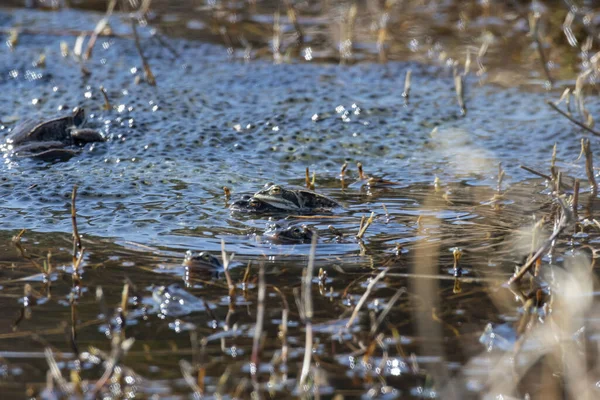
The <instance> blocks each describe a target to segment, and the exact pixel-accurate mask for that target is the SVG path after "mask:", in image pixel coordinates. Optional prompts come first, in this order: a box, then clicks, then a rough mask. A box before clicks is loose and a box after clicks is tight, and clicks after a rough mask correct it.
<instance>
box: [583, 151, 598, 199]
mask: <svg viewBox="0 0 600 400" xmlns="http://www.w3.org/2000/svg"><path fill="white" fill-rule="evenodd" d="M581 150H582V151H583V154H584V155H585V172H586V174H587V177H588V182H589V183H590V190H591V192H592V197H595V196H596V195H597V194H598V185H597V184H596V178H595V177H594V161H593V156H592V148H591V145H590V139H581Z"/></svg>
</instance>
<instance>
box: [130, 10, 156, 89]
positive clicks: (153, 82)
mask: <svg viewBox="0 0 600 400" xmlns="http://www.w3.org/2000/svg"><path fill="white" fill-rule="evenodd" d="M131 29H132V31H133V37H134V39H135V48H136V49H137V51H138V53H139V55H140V58H141V59H142V66H143V68H144V77H145V78H146V82H148V84H149V85H151V86H156V78H155V77H154V74H153V73H152V70H151V69H150V64H148V60H147V59H146V56H144V52H143V50H142V45H141V44H140V37H139V35H138V32H137V24H136V21H135V19H132V20H131Z"/></svg>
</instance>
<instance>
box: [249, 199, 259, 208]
mask: <svg viewBox="0 0 600 400" xmlns="http://www.w3.org/2000/svg"><path fill="white" fill-rule="evenodd" d="M248 205H249V206H250V207H258V200H256V199H250V200H249V201H248Z"/></svg>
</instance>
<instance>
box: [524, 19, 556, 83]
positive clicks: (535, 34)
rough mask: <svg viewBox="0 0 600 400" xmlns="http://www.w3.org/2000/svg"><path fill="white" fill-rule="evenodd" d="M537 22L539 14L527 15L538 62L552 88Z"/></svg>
mask: <svg viewBox="0 0 600 400" xmlns="http://www.w3.org/2000/svg"><path fill="white" fill-rule="evenodd" d="M539 21H540V14H539V12H534V13H531V14H530V15H529V28H530V31H531V36H532V37H533V40H534V42H535V44H536V47H537V51H538V54H539V57H540V62H541V63H542V67H543V69H544V74H546V79H547V80H548V82H549V83H550V87H552V85H554V79H552V76H551V75H550V70H549V69H548V61H547V59H546V54H545V53H544V47H543V45H542V39H541V37H540V32H539V26H540V25H539Z"/></svg>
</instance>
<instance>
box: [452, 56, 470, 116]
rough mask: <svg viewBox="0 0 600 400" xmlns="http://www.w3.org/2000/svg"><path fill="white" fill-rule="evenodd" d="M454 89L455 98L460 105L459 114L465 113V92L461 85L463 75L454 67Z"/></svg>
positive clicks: (463, 114)
mask: <svg viewBox="0 0 600 400" xmlns="http://www.w3.org/2000/svg"><path fill="white" fill-rule="evenodd" d="M454 89H455V90H456V100H457V101H458V106H459V107H460V115H462V116H465V115H467V106H466V104H465V93H464V86H463V77H462V75H461V74H459V73H458V70H457V69H456V68H454Z"/></svg>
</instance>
